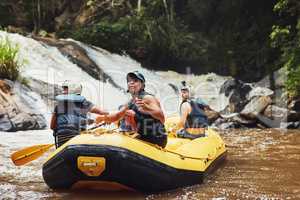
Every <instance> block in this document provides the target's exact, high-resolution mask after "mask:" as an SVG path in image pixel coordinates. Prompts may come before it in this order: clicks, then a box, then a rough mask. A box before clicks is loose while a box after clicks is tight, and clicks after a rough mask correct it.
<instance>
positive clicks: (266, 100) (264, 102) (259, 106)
mask: <svg viewBox="0 0 300 200" xmlns="http://www.w3.org/2000/svg"><path fill="white" fill-rule="evenodd" d="M271 103H272V99H271V98H270V97H269V96H255V97H254V98H253V99H252V100H251V101H250V102H249V103H248V104H247V105H246V106H245V107H244V109H243V110H242V111H241V113H240V114H241V115H242V116H244V117H246V118H248V119H256V117H257V116H258V114H260V113H261V112H263V111H264V110H265V108H266V107H267V106H268V105H270V104H271Z"/></svg>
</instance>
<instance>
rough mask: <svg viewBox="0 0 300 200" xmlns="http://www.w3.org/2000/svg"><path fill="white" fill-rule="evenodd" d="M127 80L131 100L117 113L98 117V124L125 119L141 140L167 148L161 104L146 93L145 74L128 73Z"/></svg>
mask: <svg viewBox="0 0 300 200" xmlns="http://www.w3.org/2000/svg"><path fill="white" fill-rule="evenodd" d="M126 78H127V87H128V92H129V93H130V94H131V97H132V98H131V100H130V101H129V102H128V103H126V104H125V105H123V106H122V107H121V109H120V110H119V111H118V112H116V113H113V114H109V115H102V116H98V117H97V118H96V122H97V123H100V122H106V123H111V122H114V121H118V120H120V119H122V118H125V120H126V122H127V123H128V124H130V126H131V128H132V129H133V130H135V131H136V132H137V133H138V134H139V136H140V139H141V140H144V141H147V142H150V143H153V144H157V145H159V146H161V147H165V146H166V144H167V134H166V131H165V127H164V122H165V117H164V114H163V111H162V108H161V106H160V102H159V101H158V100H157V99H156V98H155V97H154V96H153V95H151V94H149V93H147V92H146V91H145V78H144V76H143V74H141V73H140V72H138V71H134V72H130V73H128V74H127V76H126Z"/></svg>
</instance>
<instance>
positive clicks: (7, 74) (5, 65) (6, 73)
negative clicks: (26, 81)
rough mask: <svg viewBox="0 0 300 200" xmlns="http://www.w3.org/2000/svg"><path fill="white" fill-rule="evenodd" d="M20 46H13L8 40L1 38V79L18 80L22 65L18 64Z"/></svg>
mask: <svg viewBox="0 0 300 200" xmlns="http://www.w3.org/2000/svg"><path fill="white" fill-rule="evenodd" d="M18 52H19V47H18V46H13V45H12V44H11V42H10V41H9V40H8V38H5V39H1V38H0V77H1V78H6V79H10V80H13V81H14V80H17V79H18V78H19V72H20V69H21V67H22V63H20V62H18V60H17V56H18Z"/></svg>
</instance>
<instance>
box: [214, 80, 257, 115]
mask: <svg viewBox="0 0 300 200" xmlns="http://www.w3.org/2000/svg"><path fill="white" fill-rule="evenodd" d="M251 90H252V86H251V85H250V84H245V83H243V82H242V81H240V80H236V79H229V80H227V81H225V82H224V84H223V85H222V86H221V88H220V92H219V93H220V94H222V93H224V94H225V96H226V97H228V98H229V105H228V106H226V108H225V110H223V111H222V112H223V113H234V112H240V111H241V110H242V109H243V107H244V106H245V105H246V104H247V103H248V99H247V94H248V93H249V92H250V91H251Z"/></svg>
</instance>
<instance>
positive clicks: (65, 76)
mask: <svg viewBox="0 0 300 200" xmlns="http://www.w3.org/2000/svg"><path fill="white" fill-rule="evenodd" d="M0 37H2V38H4V37H7V38H8V39H9V40H10V41H12V42H13V43H14V44H17V45H19V48H20V53H19V59H20V60H25V63H24V68H23V69H22V76H24V77H30V78H34V79H38V80H41V81H44V82H46V83H50V84H56V85H60V84H61V83H62V82H63V81H64V80H71V81H75V82H80V83H81V84H82V85H83V95H84V96H85V97H86V98H87V99H89V100H90V101H92V102H93V103H95V104H96V105H98V106H100V107H101V108H104V109H105V110H108V111H112V110H116V109H117V108H118V106H119V105H121V104H122V103H124V102H126V101H127V100H128V99H129V95H128V94H126V93H124V91H126V88H127V83H126V74H127V73H128V72H130V71H134V70H138V71H140V72H141V73H143V74H144V76H145V78H146V90H147V91H148V92H150V93H152V94H154V95H155V96H156V97H157V98H158V99H159V100H160V102H161V105H162V107H163V110H164V112H165V113H166V114H167V115H172V114H176V113H177V112H178V105H179V103H180V97H179V96H178V94H177V93H176V91H175V90H174V87H175V88H176V86H179V84H180V81H181V80H188V82H190V84H192V85H193V88H194V93H195V96H197V97H201V98H203V99H204V100H205V101H206V102H207V103H209V105H210V106H211V107H212V108H214V109H215V110H222V109H223V108H224V106H225V105H226V101H227V100H228V99H226V98H225V97H223V96H220V95H219V88H220V86H221V85H222V84H223V83H224V81H225V80H226V79H227V78H225V77H220V76H217V75H215V74H213V73H211V74H207V75H201V76H195V75H182V74H178V73H175V72H155V71H151V70H147V69H145V68H142V67H141V65H140V63H138V62H136V61H135V60H133V59H131V58H130V57H129V56H126V55H123V56H121V55H118V54H112V53H110V52H108V51H106V50H104V49H101V48H99V47H93V46H89V45H86V44H83V43H81V42H78V41H74V40H72V41H74V42H76V43H77V44H79V45H80V46H81V47H82V48H84V49H85V51H86V52H87V55H88V56H89V58H90V59H91V60H93V61H94V62H95V63H96V64H97V66H98V67H99V68H101V69H102V70H103V71H104V73H106V74H107V75H109V76H110V77H111V78H112V79H113V81H114V82H115V83H117V84H118V86H119V87H120V88H123V89H124V91H122V90H120V89H117V88H115V87H114V86H113V85H111V84H110V83H104V82H102V81H99V80H96V79H94V78H93V77H91V76H90V75H89V74H87V73H86V72H85V71H83V70H82V69H80V68H79V67H78V66H77V65H76V64H74V63H72V62H71V61H70V60H69V59H68V58H67V57H66V56H64V55H63V54H62V53H61V52H60V51H59V50H58V49H57V48H56V47H50V46H48V45H45V44H44V43H42V42H39V41H36V40H34V39H31V38H28V37H24V36H21V35H19V34H11V33H6V32H3V31H0ZM68 40H70V39H68ZM172 86H173V87H172ZM53 90H54V88H48V91H53ZM51 109H52V108H50V111H51Z"/></svg>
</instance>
